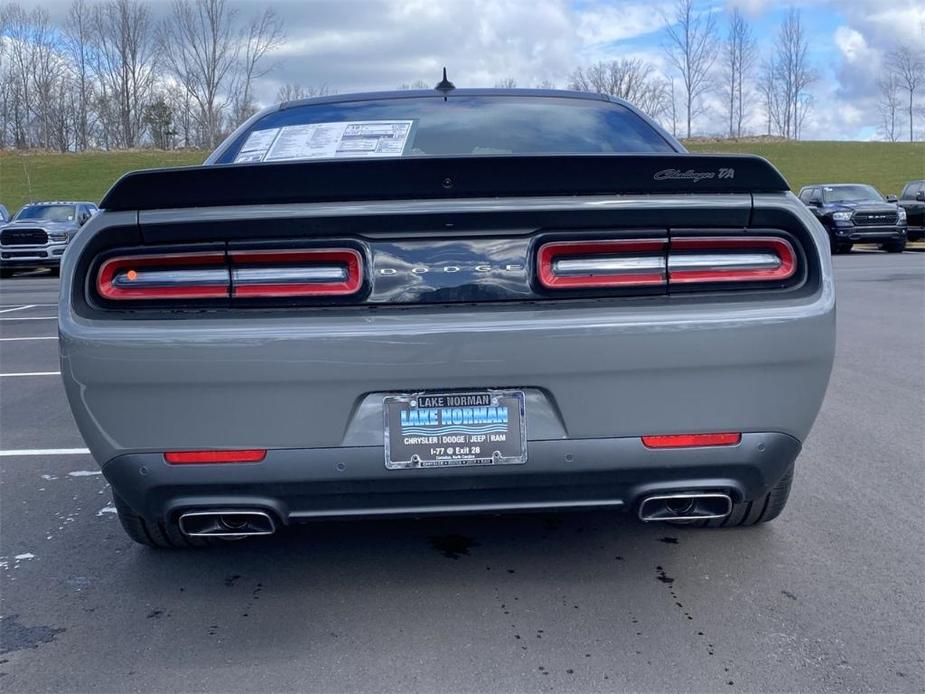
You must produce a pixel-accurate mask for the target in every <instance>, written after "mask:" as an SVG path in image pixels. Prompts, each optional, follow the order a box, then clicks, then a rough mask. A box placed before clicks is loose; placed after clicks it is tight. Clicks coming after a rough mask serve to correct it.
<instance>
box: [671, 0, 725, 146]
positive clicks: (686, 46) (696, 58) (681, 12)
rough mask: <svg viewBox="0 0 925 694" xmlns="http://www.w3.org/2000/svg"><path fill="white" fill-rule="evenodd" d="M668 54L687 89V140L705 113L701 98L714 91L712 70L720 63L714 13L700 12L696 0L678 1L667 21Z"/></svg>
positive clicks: (685, 91) (685, 94) (685, 90)
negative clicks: (693, 125)
mask: <svg viewBox="0 0 925 694" xmlns="http://www.w3.org/2000/svg"><path fill="white" fill-rule="evenodd" d="M665 33H666V35H667V41H666V44H665V53H666V55H667V56H668V60H669V61H670V62H671V64H672V65H673V66H674V67H675V69H676V70H677V71H678V73H679V74H680V75H681V83H682V85H683V87H684V96H685V106H686V114H685V115H686V117H687V137H690V136H691V122H692V121H693V119H694V117H695V116H697V115H698V114H699V113H700V112H701V107H700V98H701V97H702V96H703V94H704V93H705V92H706V91H707V90H708V89H709V88H710V70H711V68H712V67H713V62H714V61H715V60H716V53H717V51H716V42H717V40H716V18H715V16H714V14H713V12H712V11H709V10H708V11H706V12H698V11H697V10H696V8H695V7H694V0H676V3H675V7H674V12H673V13H672V14H671V15H670V16H666V17H665Z"/></svg>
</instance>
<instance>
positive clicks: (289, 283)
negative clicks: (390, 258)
mask: <svg viewBox="0 0 925 694" xmlns="http://www.w3.org/2000/svg"><path fill="white" fill-rule="evenodd" d="M363 273H364V268H363V256H362V255H361V253H360V252H359V251H357V250H355V249H353V248H316V249H269V250H267V249H263V250H232V251H229V252H227V253H225V252H223V251H208V252H183V253H161V254H149V255H119V256H116V257H113V258H108V259H107V260H105V261H103V262H102V264H101V265H100V266H99V270H98V271H97V277H96V290H97V293H98V294H99V296H100V297H101V298H103V299H106V300H110V301H145V300H148V301H151V300H167V301H170V300H182V299H187V300H192V299H231V298H234V299H243V300H249V299H259V298H274V297H280V298H289V297H307V298H316V297H317V298H324V297H345V296H346V297H349V296H351V295H353V294H357V293H358V292H359V291H360V290H361V288H362V286H363V276H364V275H363Z"/></svg>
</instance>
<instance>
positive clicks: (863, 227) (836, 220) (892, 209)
mask: <svg viewBox="0 0 925 694" xmlns="http://www.w3.org/2000/svg"><path fill="white" fill-rule="evenodd" d="M800 200H802V201H803V203H804V204H805V205H806V206H807V207H809V209H810V210H811V211H812V213H813V214H814V215H816V217H817V218H818V219H819V221H820V222H822V226H824V227H825V230H826V231H827V232H828V234H829V243H830V244H831V246H832V253H847V252H848V251H850V250H851V247H852V246H853V245H854V244H855V243H876V244H879V245H880V247H881V248H882V249H883V250H885V251H888V252H890V253H902V252H903V251H904V250H905V248H906V210H905V209H903V208H902V207H900V206H899V205H898V204H896V197H895V196H890V197H889V198H886V197H884V196H883V195H882V194H881V193H880V191H878V190H877V189H876V188H874V187H873V186H869V185H865V184H862V183H818V184H815V185H810V186H804V187H803V188H802V189H801V190H800Z"/></svg>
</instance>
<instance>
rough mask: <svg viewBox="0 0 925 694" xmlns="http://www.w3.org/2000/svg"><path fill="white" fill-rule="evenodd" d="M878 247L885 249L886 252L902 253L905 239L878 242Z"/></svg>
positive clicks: (904, 247) (904, 248)
mask: <svg viewBox="0 0 925 694" xmlns="http://www.w3.org/2000/svg"><path fill="white" fill-rule="evenodd" d="M880 248H882V249H883V250H885V251H886V252H887V253H902V252H903V251H904V250H906V239H902V240H901V241H890V242H889V243H883V244H880Z"/></svg>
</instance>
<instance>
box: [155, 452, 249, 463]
mask: <svg viewBox="0 0 925 694" xmlns="http://www.w3.org/2000/svg"><path fill="white" fill-rule="evenodd" d="M266 457H267V452H266V450H263V449H247V450H237V451H168V452H167V453H164V460H165V461H166V462H168V463H170V464H171V465H193V464H202V463H259V462H261V461H262V460H263V459H264V458H266Z"/></svg>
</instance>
